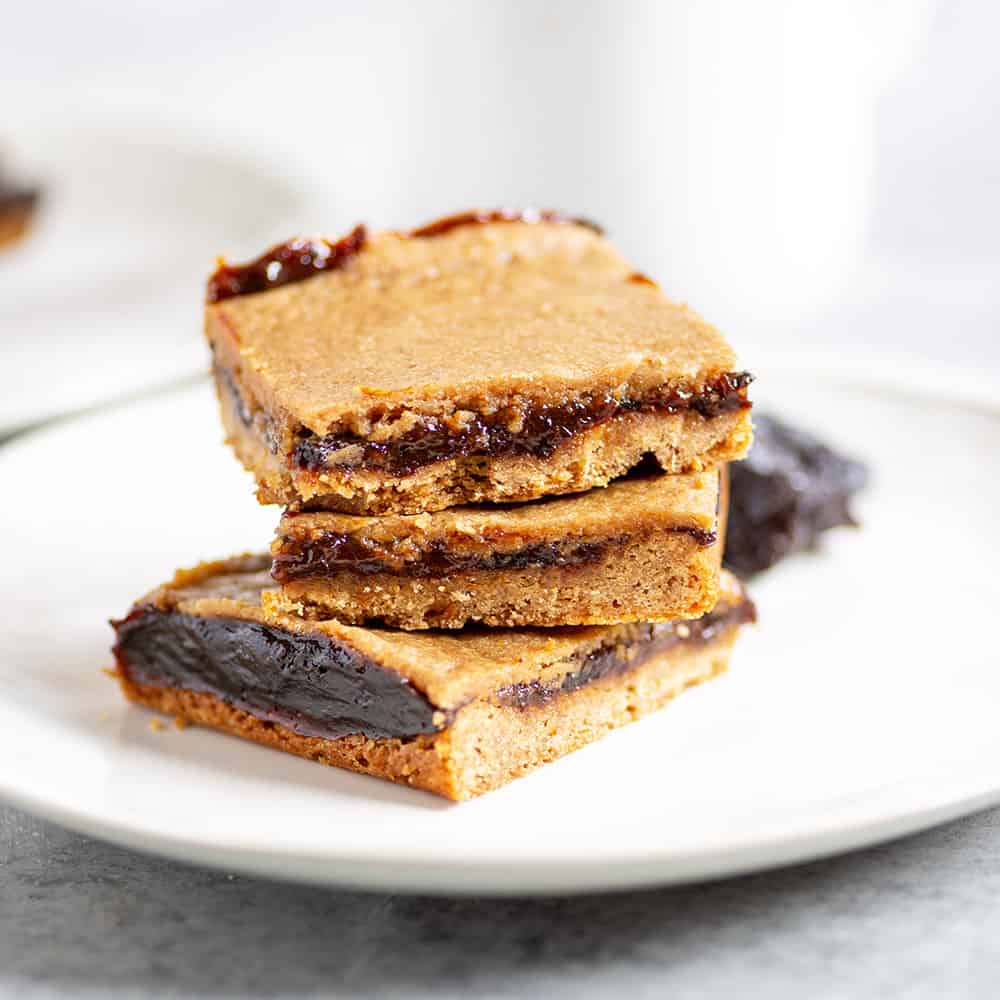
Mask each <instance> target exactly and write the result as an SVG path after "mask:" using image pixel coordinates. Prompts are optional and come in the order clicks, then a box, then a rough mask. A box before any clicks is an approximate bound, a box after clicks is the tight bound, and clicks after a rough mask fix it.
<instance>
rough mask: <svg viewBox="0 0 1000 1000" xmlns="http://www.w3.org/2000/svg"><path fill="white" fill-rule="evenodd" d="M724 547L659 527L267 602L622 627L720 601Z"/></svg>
mask: <svg viewBox="0 0 1000 1000" xmlns="http://www.w3.org/2000/svg"><path fill="white" fill-rule="evenodd" d="M721 558H722V545H721V544H720V543H718V542H717V543H715V544H713V545H708V546H704V545H701V544H700V543H699V542H698V541H696V540H695V539H694V538H692V537H691V536H690V535H687V534H676V533H672V532H669V531H661V532H656V531H650V532H647V533H642V534H639V535H638V536H637V537H634V538H629V539H627V540H624V541H621V542H615V543H608V545H607V547H606V548H605V549H604V550H602V551H601V552H600V554H599V555H597V556H595V557H594V558H593V559H591V560H589V561H587V562H584V563H582V564H580V565H571V566H545V567H527V568H523V569H492V570H465V571H461V570H459V571H451V572H449V573H447V574H446V575H444V576H440V577H434V576H431V577H412V576H410V577H408V576H405V575H404V576H398V575H392V574H388V573H367V574H358V573H351V572H341V573H334V574H331V575H327V576H324V577H319V578H312V579H306V580H294V581H291V582H287V583H285V584H283V585H282V587H281V589H280V590H275V591H270V592H266V593H265V595H264V603H265V605H266V606H267V607H270V608H274V609H276V610H279V611H284V612H286V613H288V614H298V615H302V616H303V617H306V618H320V619H328V618H337V619H339V620H340V621H344V622H348V623H352V624H360V623H362V622H365V621H381V622H384V623H385V624H386V625H391V626H394V627H396V628H402V629H411V630H412V629H429V628H445V629H457V628H462V627H463V626H464V625H467V624H469V623H473V622H478V623H481V624H483V625H492V626H505V627H517V626H526V625H527V626H560V625H614V624H618V623H621V622H635V621H651V622H668V621H674V620H675V619H678V618H698V617H699V616H700V615H703V614H704V613H705V612H707V611H711V610H712V608H713V607H715V603H716V599H717V597H718V581H719V566H720V563H721Z"/></svg>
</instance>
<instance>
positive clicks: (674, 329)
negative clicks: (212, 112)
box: [206, 221, 735, 436]
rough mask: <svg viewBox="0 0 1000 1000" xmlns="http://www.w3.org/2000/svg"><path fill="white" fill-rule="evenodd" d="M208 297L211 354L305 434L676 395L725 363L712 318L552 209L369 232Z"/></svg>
mask: <svg viewBox="0 0 1000 1000" xmlns="http://www.w3.org/2000/svg"><path fill="white" fill-rule="evenodd" d="M417 232H419V230H418V231H417ZM206 308H207V318H206V324H207V333H208V336H209V339H210V341H211V342H212V344H213V347H214V348H215V350H216V356H217V361H219V362H220V363H221V364H223V365H224V366H228V367H229V368H232V367H234V366H237V365H238V366H239V367H240V370H241V376H240V377H241V378H242V380H243V381H244V383H246V384H248V385H249V386H250V388H251V390H252V392H253V394H254V395H255V397H256V398H257V400H258V401H259V403H260V404H261V405H263V406H265V407H266V408H268V409H269V410H270V411H272V412H273V413H275V414H277V415H279V416H280V418H281V419H283V420H285V421H288V422H290V423H296V424H298V425H301V426H302V427H304V428H306V429H308V430H309V431H311V432H312V433H314V434H318V435H324V434H328V433H330V432H331V431H332V430H342V431H350V432H351V433H355V434H359V435H366V434H368V433H369V432H370V431H371V422H372V420H373V419H375V420H380V419H381V414H380V413H375V416H374V418H373V412H375V411H378V410H380V409H381V410H389V409H391V408H392V407H393V406H394V405H398V404H405V405H406V407H407V408H412V409H414V410H416V411H418V412H420V411H421V406H423V407H425V412H428V413H433V412H437V409H436V404H441V403H442V402H446V403H449V404H450V403H454V404H455V407H456V409H457V411H460V410H461V409H462V408H463V407H468V408H471V409H474V410H475V411H476V412H477V413H481V412H489V411H490V408H491V407H494V408H495V407H503V406H508V405H511V404H512V403H516V401H517V399H518V397H519V396H522V395H523V396H525V397H529V398H531V399H532V400H535V401H537V400H552V401H556V402H565V401H566V400H567V399H568V398H575V397H577V396H579V395H580V394H581V393H601V392H615V393H621V392H627V393H629V394H632V395H636V394H642V393H644V392H648V391H650V390H652V389H654V388H660V389H662V387H663V386H664V385H666V384H669V385H670V386H671V387H673V388H676V389H677V390H679V392H680V393H681V394H682V397H683V394H685V393H686V394H688V395H690V394H691V393H696V392H698V391H700V390H702V389H703V388H704V387H705V386H706V384H707V383H709V382H712V380H713V379H718V378H719V377H720V376H723V375H726V374H728V373H731V372H732V371H733V369H734V367H735V357H734V355H733V352H732V350H731V349H730V348H729V346H728V344H727V343H726V342H725V340H724V339H723V338H722V336H721V335H720V334H719V333H718V331H716V330H715V329H714V328H712V327H711V326H709V325H708V324H707V323H705V322H704V321H702V320H701V319H700V318H699V317H698V316H696V315H695V314H694V313H693V312H692V311H691V310H689V309H687V308H686V307H685V306H682V305H678V304H676V303H674V302H671V301H670V300H669V299H667V298H666V297H665V296H664V295H663V293H662V292H661V291H660V290H659V288H657V287H656V286H655V285H654V284H652V283H650V282H648V280H638V279H637V278H636V276H635V274H634V272H633V270H632V268H631V267H630V266H629V265H628V263H627V262H626V261H625V260H624V259H623V258H622V257H621V255H620V254H619V253H618V252H617V251H616V250H615V249H614V248H613V247H612V246H611V245H610V244H609V243H608V242H606V241H605V240H604V239H602V238H601V237H600V236H599V235H598V234H597V233H595V232H594V231H593V230H592V229H591V228H588V227H587V226H584V225H573V224H565V223H558V222H546V221H537V222H516V221H512V222H495V223H494V222H486V223H480V224H461V225H456V226H454V227H452V228H448V229H446V230H445V231H443V232H441V233H437V234H432V235H426V236H415V235H412V234H400V233H392V232H386V233H375V234H374V235H371V236H370V237H368V238H367V239H366V240H365V242H364V244H363V245H362V246H361V247H360V248H359V249H357V250H356V252H352V253H351V254H350V255H349V256H348V257H346V258H345V259H344V260H343V262H342V263H341V264H340V266H338V267H337V268H335V269H332V270H326V271H320V272H318V273H316V274H315V276H313V277H310V278H308V280H303V281H297V282H295V283H291V284H287V285H284V286H282V287H278V288H275V289H273V290H268V291H262V292H259V293H257V294H252V295H238V296H235V297H232V298H226V299H223V300H222V301H218V302H214V303H210V304H209V305H208V306H207V307H206ZM713 384H714V383H713ZM714 385H715V388H716V389H717V388H718V386H717V384H714ZM454 419H456V420H458V421H459V422H460V421H461V420H462V419H463V416H462V414H461V412H455V413H454ZM404 420H405V418H404ZM516 420H517V416H516V414H515V415H512V416H511V421H512V422H513V423H512V429H514V424H516ZM397 423H398V421H397ZM381 429H382V431H383V433H386V434H387V435H393V436H394V435H397V434H399V433H401V432H405V430H406V427H405V424H404V425H403V426H394V427H393V428H392V430H391V431H388V430H386V429H385V427H384V426H383V427H382V428H381Z"/></svg>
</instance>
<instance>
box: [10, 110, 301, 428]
mask: <svg viewBox="0 0 1000 1000" xmlns="http://www.w3.org/2000/svg"><path fill="white" fill-rule="evenodd" d="M4 138H5V139H9V140H10V143H9V145H10V149H9V152H10V153H11V154H12V155H11V160H12V164H13V167H15V168H16V170H17V173H18V174H19V175H20V176H22V177H23V178H24V179H25V180H26V181H37V182H38V183H39V184H40V185H41V187H42V192H43V196H42V202H41V207H40V210H39V213H38V217H37V220H36V222H35V224H34V225H33V227H32V230H31V232H30V234H29V236H28V238H27V239H26V240H25V241H24V242H23V243H21V244H18V245H16V246H14V247H11V248H9V249H4V250H3V251H0V328H2V329H3V332H4V336H3V337H2V338H0V370H2V371H3V372H5V373H11V372H15V373H17V377H16V378H6V379H5V388H4V392H3V394H2V395H0V430H2V429H4V428H13V427H17V426H25V425H27V424H29V423H31V422H33V421H36V420H41V419H43V418H45V417H49V416H52V415H54V414H58V413H65V412H68V411H71V410H77V409H80V408H82V407H86V406H90V405H92V404H94V403H97V402H102V401H107V400H109V399H112V398H114V397H116V396H120V395H122V394H124V393H126V392H134V391H135V390H137V389H141V388H148V387H150V386H154V385H158V384H162V383H164V382H167V381H170V380H173V379H177V378H178V377H180V376H183V375H187V374H189V373H191V372H194V371H198V370H200V369H202V368H203V367H204V363H205V362H204V349H203V346H202V344H201V342H200V340H199V338H198V336H197V332H198V330H199V329H200V326H201V312H200V305H199V303H200V301H201V294H202V288H203V285H204V280H205V276H206V275H207V274H208V272H209V271H210V270H211V267H212V264H213V261H214V260H215V257H216V255H218V254H219V253H226V254H230V255H233V256H235V257H236V258H237V259H238V258H239V256H240V255H243V254H253V253H256V252H259V251H260V250H262V249H263V248H264V246H266V245H267V242H268V241H271V240H274V239H278V238H284V237H287V236H288V234H289V232H291V229H290V228H288V227H289V226H290V225H291V219H292V218H293V217H294V215H295V213H296V212H297V210H298V207H299V205H300V203H301V198H300V195H299V193H298V192H297V190H296V189H295V187H294V186H293V184H292V183H291V182H290V181H287V180H285V179H283V178H279V177H277V176H275V175H273V174H272V173H271V172H269V170H268V169H267V168H265V167H264V166H263V165H261V164H258V163H256V162H254V161H253V160H248V159H246V158H244V157H242V156H240V155H236V154H233V153H230V152H224V151H222V150H221V149H219V148H216V147H215V146H206V145H204V144H200V143H198V142H197V141H196V140H194V139H187V138H185V137H182V136H177V135H174V134H169V133H166V132H162V131H161V132H153V131H150V130H149V129H148V128H147V129H145V130H137V129H136V128H135V127H134V126H130V125H117V126H113V127H112V126H103V127H94V128H88V129H81V128H80V126H79V125H77V126H76V127H75V128H74V127H71V126H67V128H66V130H62V129H60V128H58V127H56V126H53V127H52V128H50V129H47V130H46V131H38V132H19V133H18V134H16V135H13V136H9V137H7V136H4ZM3 151H4V153H7V152H8V149H7V144H6V143H5V146H4V150H3Z"/></svg>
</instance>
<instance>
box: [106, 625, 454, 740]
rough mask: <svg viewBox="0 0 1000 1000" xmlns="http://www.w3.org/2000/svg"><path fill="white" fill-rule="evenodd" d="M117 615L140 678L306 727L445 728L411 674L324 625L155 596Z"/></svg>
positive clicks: (334, 733) (399, 733)
mask: <svg viewBox="0 0 1000 1000" xmlns="http://www.w3.org/2000/svg"><path fill="white" fill-rule="evenodd" d="M113 624H114V627H115V632H116V634H117V642H116V644H115V648H114V653H115V658H116V660H117V662H118V669H119V670H120V671H121V673H122V674H123V675H124V676H125V677H126V678H128V679H129V680H131V681H133V682H135V683H138V684H152V685H157V686H161V687H173V688H182V689H185V690H189V691H204V692H207V693H210V694H213V695H216V696H217V697H219V698H221V699H222V700H223V701H226V702H228V703H229V704H231V705H235V706H236V707H238V708H241V709H243V710H244V711H246V712H250V713H251V714H252V715H254V716H256V717H257V718H260V719H265V720H268V721H271V722H276V723H278V724H279V725H282V726H285V727H286V728H288V729H291V730H292V731H294V732H296V733H300V734H302V735H303V736H320V737H323V738H325V739H339V738H340V737H342V736H348V735H350V734H353V733H361V734H363V735H364V736H367V737H369V738H371V739H380V738H383V737H397V738H405V737H410V736H418V735H420V734H421V733H433V732H435V731H437V729H439V728H440V726H439V725H438V723H436V722H435V718H434V716H435V712H436V711H437V710H436V709H435V707H434V706H433V705H432V704H431V703H430V702H429V701H428V700H427V698H426V697H425V696H424V695H423V694H422V693H421V692H420V691H418V690H416V688H414V687H413V686H412V685H411V684H410V683H409V682H408V681H406V680H405V679H404V678H403V677H401V676H400V675H399V674H397V673H396V672H395V671H392V670H387V669H386V668H385V667H382V666H380V665H379V664H378V663H376V662H375V661H374V660H371V659H369V658H368V657H366V656H364V655H362V654H361V653H359V652H357V651H356V650H354V649H352V648H351V647H350V646H348V645H346V644H345V643H341V642H337V641H336V640H334V639H333V638H331V637H329V636H324V635H322V634H320V633H311V634H306V633H299V632H289V631H286V630H284V629H280V628H274V627H272V626H270V625H265V624H264V623H262V622H255V621H247V620H244V619H242V618H226V617H203V616H200V615H191V614H186V613H183V612H180V611H162V610H160V609H159V608H156V607H152V606H146V607H141V606H140V607H138V608H136V609H135V610H134V611H132V613H131V614H130V615H129V616H128V617H127V618H125V619H123V620H122V621H119V622H115V623H113Z"/></svg>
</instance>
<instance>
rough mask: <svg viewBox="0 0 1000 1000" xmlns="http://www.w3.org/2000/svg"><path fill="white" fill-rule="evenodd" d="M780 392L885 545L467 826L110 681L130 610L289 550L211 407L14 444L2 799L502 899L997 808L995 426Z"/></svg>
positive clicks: (151, 838) (223, 859)
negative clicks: (254, 553) (704, 671)
mask: <svg viewBox="0 0 1000 1000" xmlns="http://www.w3.org/2000/svg"><path fill="white" fill-rule="evenodd" d="M937 381H938V383H939V384H940V383H941V382H943V381H946V380H945V379H944V376H943V375H939V376H938V379H937ZM756 388H757V392H756V398H757V400H758V403H759V405H760V406H761V408H767V409H775V410H778V411H779V412H781V413H783V414H785V415H787V416H789V417H791V418H792V419H794V420H798V421H801V422H802V423H803V424H806V425H808V426H811V427H813V428H815V429H816V430H817V431H819V432H820V433H821V434H823V435H825V436H827V437H828V438H829V439H830V440H831V441H833V442H834V443H836V444H838V445H840V446H842V447H843V448H845V449H846V450H847V451H849V452H851V453H854V454H856V455H859V456H862V457H863V458H865V459H866V460H868V461H869V462H870V463H871V465H872V468H873V470H874V477H875V478H874V482H873V485H872V487H871V488H870V490H869V491H868V492H867V494H866V495H865V496H864V498H863V499H862V501H861V502H860V503H859V505H858V506H859V512H860V516H861V518H862V520H863V522H864V528H863V529H862V530H860V531H850V530H843V531H840V532H834V533H833V534H832V535H831V536H830V537H829V540H828V544H827V546H826V548H825V551H823V552H822V553H821V554H817V555H814V556H808V557H800V558H796V559H793V560H790V561H788V562H787V563H786V564H784V565H782V566H781V567H779V568H777V569H776V570H774V571H773V572H771V573H770V574H768V575H766V576H765V577H763V578H761V579H760V580H759V581H758V582H757V583H756V584H755V585H754V587H753V593H754V595H755V597H756V598H757V601H758V604H759V609H760V625H759V626H758V627H757V629H756V630H755V631H754V632H751V633H749V634H747V635H746V636H745V637H744V639H743V640H742V641H741V643H740V644H739V646H738V648H737V654H736V656H735V658H734V662H733V664H732V670H731V672H730V674H729V675H728V676H727V677H724V678H721V679H719V680H717V681H714V682H712V683H710V684H708V685H705V686H703V687H701V688H698V689H696V690H693V691H691V692H689V693H687V694H685V695H683V696H682V697H681V698H680V699H678V701H676V702H675V703H674V704H673V705H671V706H670V707H668V708H667V709H666V710H664V711H663V712H662V713H660V714H659V715H658V716H656V717H654V718H651V719H648V720H646V721H643V722H640V723H637V724H636V725H633V726H630V727H628V728H626V729H623V730H620V731H618V732H617V733H615V734H613V735H612V736H610V737H609V738H607V739H606V740H604V741H603V742H601V743H599V744H596V745H593V746H590V747H587V748H586V749H584V750H582V751H580V752H578V753H576V754H573V755H572V756H570V757H568V758H566V759H564V760H562V761H559V762H557V763H556V764H553V765H551V766H549V767H546V768H544V769H542V770H541V771H539V772H537V773H535V774H534V775H532V776H529V777H527V778H525V779H523V780H521V781H518V782H515V783H514V784H513V785H510V786H508V787H507V788H504V789H501V790H500V791H498V792H495V793H493V794H491V795H487V796H485V797H484V798H482V799H479V800H477V801H473V802H469V803H465V804H462V805H457V806H456V805H451V804H448V803H445V802H443V801H440V800H438V799H435V798H433V797H432V796H430V795H428V794H425V793H422V792H416V791H411V790H409V789H405V788H397V787H394V786H392V785H389V784H386V783H383V782H380V781H377V780H374V779H369V778H364V777H360V776H356V775H352V774H347V773H342V772H338V771H335V770H329V769H326V768H323V767H320V766H318V765H316V764H312V763H309V762H306V761H302V760H297V759H294V758H291V757H286V756H284V755H282V754H280V753H277V752H275V751H272V750H267V749H263V748H259V747H256V746H252V745H248V744H244V743H241V742H239V741H238V740H235V739H232V738H229V737H226V736H222V735H217V734H214V733H211V732H207V731H201V730H197V729H188V730H184V731H177V730H174V729H172V728H167V729H166V730H163V731H154V730H153V729H151V727H150V720H151V716H150V715H149V714H147V713H145V712H144V711H142V710H139V709H136V708H132V707H127V706H126V705H125V704H123V703H122V701H121V700H120V698H119V695H118V692H117V688H116V687H115V685H114V684H113V683H112V682H111V681H110V680H109V679H108V678H107V677H105V676H103V675H102V674H101V673H100V668H101V667H103V666H106V665H107V664H108V663H109V655H108V646H109V643H110V639H111V633H110V630H109V629H108V627H107V625H106V624H105V622H106V619H107V618H108V617H109V616H111V615H120V614H121V613H122V612H124V611H125V610H126V608H127V607H128V605H129V603H130V601H131V600H132V598H134V597H136V596H137V595H139V594H140V593H142V592H143V591H144V590H145V589H146V588H147V587H150V586H151V585H153V584H155V583H157V582H159V581H160V580H161V579H163V578H165V577H167V576H169V575H170V574H171V572H172V570H173V569H174V567H175V566H177V565H181V564H187V563H192V562H195V561H197V560H198V559H200V558H202V557H212V556H218V555H224V554H228V553H231V552H235V551H240V550H244V549H247V548H262V547H263V546H264V545H265V544H266V543H267V541H268V540H269V536H270V533H271V531H272V530H273V527H274V524H275V521H276V519H277V512H276V511H274V510H271V509H264V508H260V507H258V506H257V505H256V504H255V503H254V501H253V498H252V495H251V487H250V483H249V481H248V479H247V478H246V477H245V475H244V474H243V473H242V472H241V471H240V470H239V469H238V468H237V465H236V463H235V461H234V460H233V458H232V457H231V456H230V455H229V454H228V453H227V452H226V450H225V449H224V448H223V446H222V445H221V443H220V440H219V439H220V433H219V431H218V430H217V429H216V427H217V421H216V414H215V411H214V406H213V403H212V400H211V397H210V394H209V391H208V389H207V387H205V386H200V387H197V388H194V389H189V390H187V391H184V392H180V393H176V394H173V395H170V396H163V397H160V398H158V399H154V400H148V401H146V402H144V403H142V404H134V405H131V406H129V407H127V408H119V409H117V410H114V411H109V412H104V413H102V414H99V415H93V416H89V417H86V418H83V419H80V420H77V421H75V422H71V423H68V424H66V425H64V426H61V427H56V428H52V429H49V430H46V431H42V432H39V433H37V434H35V435H32V436H29V437H27V438H25V439H23V440H21V441H19V442H15V443H14V444H13V445H11V446H9V447H7V448H5V449H3V450H2V451H0V490H2V495H3V496H5V497H8V498H10V497H15V496H21V497H24V498H25V503H24V505H23V506H22V507H21V509H20V510H15V511H12V512H11V513H12V515H13V516H12V517H9V519H8V524H10V525H11V526H12V529H11V530H10V531H9V532H8V538H7V539H6V544H5V549H6V551H5V554H4V555H5V558H4V566H5V575H4V583H3V592H2V594H0V617H2V621H0V760H2V761H3V765H2V768H0V794H3V795H4V796H6V797H7V798H9V799H10V800H12V801H13V802H15V803H18V804H20V805H22V806H23V807H25V808H27V809H30V810H33V811H35V812H37V813H40V814H42V815H45V816H48V817H51V818H53V819H55V820H57V821H59V822H61V823H64V824H66V825H67V826H71V827H75V828H77V829H79V830H82V831H85V832H88V833H91V834H95V835H97V836H101V837H106V838H108V839H110V840H114V841H118V842H120V843H123V844H127V845H130V846H133V847H137V848H141V849H144V850H150V851H155V852H159V853H163V854H166V855H170V856H173V857H176V858H181V859H185V860H189V861H192V862H197V863H203V864H208V865H216V866H221V867H225V868H229V869H238V870H243V871H248V872H257V873H263V874H269V875H277V876H282V877H289V878H295V879H303V880H308V881H313V882H324V883H337V884H345V885H354V886H364V887H371V888H394V889H410V890H426V891H432V892H482V893H541V892H575V891H582V890H585V889H604V888H611V887H625V886H633V885H652V884H662V883H668V882H675V881H682V880H688V879H695V878H703V877H708V876H718V875H723V874H727V873H732V872H738V871H746V870H750V869H754V868H760V867H766V866H770V865H776V864H781V863H787V862H792V861H797V860H801V859H805V858H810V857H815V856H819V855H821V854H825V853H829V852H833V851H839V850H844V849H847V848H851V847H857V846H862V845H866V844H871V843H874V842H876V841H879V840H883V839H886V838H889V837H892V836H896V835H899V834H901V833H904V832H908V831H913V830H917V829H920V828H922V827H926V826H929V825H931V824H933V823H936V822H940V821H942V820H944V819H947V818H950V817H953V816H957V815H959V814H961V813H964V812H968V811H971V810H973V809H976V808H978V807H982V806H985V805H987V804H990V803H992V802H995V801H1000V727H998V726H997V724H996V712H997V705H1000V670H998V669H997V667H998V662H997V661H998V654H997V645H996V642H995V640H994V633H995V630H996V621H997V619H996V597H997V591H996V570H995V567H994V560H995V557H996V555H997V552H998V541H1000V519H998V518H997V517H996V511H997V509H998V508H1000V472H998V468H997V464H996V455H997V454H998V449H1000V420H998V416H997V412H996V410H995V409H991V408H989V405H992V404H989V401H986V402H984V404H983V405H982V406H978V405H975V404H974V403H972V402H971V401H970V400H968V399H965V400H964V401H962V402H959V401H956V400H957V396H955V395H954V394H944V393H942V392H940V391H937V392H936V393H930V392H927V391H924V390H922V389H919V388H918V387H916V386H915V385H911V386H910V387H909V388H907V387H905V386H902V387H901V386H898V385H894V384H892V383H891V382H890V381H886V380H885V379H884V378H881V377H879V376H876V375H871V374H869V375H867V376H864V377H860V378H845V377H842V376H827V377H817V376H815V375H814V374H800V375H796V374H789V375H779V374H777V373H775V372H769V373H768V374H767V377H766V378H764V379H762V380H761V382H760V383H759V385H758V386H757V387H756ZM934 470H937V471H934Z"/></svg>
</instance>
